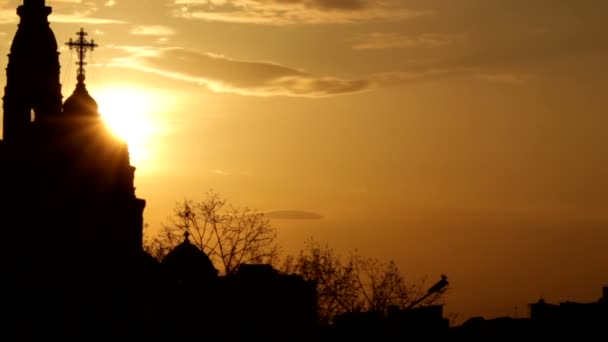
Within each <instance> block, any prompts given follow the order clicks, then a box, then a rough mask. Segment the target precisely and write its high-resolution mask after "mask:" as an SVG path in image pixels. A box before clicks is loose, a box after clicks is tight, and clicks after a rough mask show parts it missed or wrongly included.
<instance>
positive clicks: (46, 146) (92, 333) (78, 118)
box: [0, 0, 315, 340]
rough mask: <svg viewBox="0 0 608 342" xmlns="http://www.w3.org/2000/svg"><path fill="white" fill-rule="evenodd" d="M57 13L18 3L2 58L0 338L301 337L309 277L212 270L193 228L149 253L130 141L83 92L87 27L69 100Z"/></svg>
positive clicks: (33, 2) (309, 313) (310, 299)
mask: <svg viewBox="0 0 608 342" xmlns="http://www.w3.org/2000/svg"><path fill="white" fill-rule="evenodd" d="M51 11H52V9H51V7H49V6H46V3H45V1H44V0H24V1H23V4H22V5H20V6H19V7H18V8H17V14H18V16H19V17H20V22H19V26H18V29H17V32H16V34H15V37H14V40H13V43H12V46H11V49H10V54H9V56H8V66H7V69H6V87H5V93H4V98H3V109H4V115H3V139H2V140H0V229H1V234H0V239H1V241H2V246H1V248H0V273H1V276H2V280H3V289H4V291H3V292H2V293H0V313H1V314H2V317H4V318H3V319H2V320H0V338H2V339H3V340H14V337H15V336H17V337H19V339H28V338H30V337H33V338H36V337H44V338H48V337H52V336H58V337H66V336H67V337H80V338H82V337H85V338H98V337H101V336H114V337H124V336H133V337H138V338H143V337H146V336H148V337H158V336H164V337H192V336H206V337H209V336H216V337H218V339H219V340H238V337H239V336H240V337H251V336H258V337H269V338H267V339H272V338H275V339H276V340H284V338H283V337H282V335H283V334H286V333H288V331H287V330H286V329H289V332H290V333H297V334H299V336H305V335H306V331H310V329H311V327H312V325H313V324H314V315H315V306H314V303H315V290H314V285H312V284H310V283H308V282H305V281H304V280H303V279H301V278H299V277H296V276H289V275H284V274H281V273H279V272H277V271H276V270H274V269H272V268H268V267H265V266H249V267H243V270H239V272H237V274H235V275H232V276H227V277H218V276H217V271H216V270H215V268H214V267H213V265H212V264H211V262H210V261H209V258H208V257H207V255H205V253H204V252H202V251H200V250H199V249H198V248H196V247H195V246H193V245H192V244H190V243H189V240H188V237H187V236H186V239H185V240H184V242H183V243H182V244H181V245H179V246H178V247H177V248H175V250H173V251H172V252H171V253H169V254H168V255H167V257H166V258H165V259H164V260H163V262H162V263H159V262H158V261H156V260H155V259H153V258H152V257H151V256H150V255H148V254H147V253H145V252H144V251H143V247H142V245H143V241H142V235H143V234H142V233H143V210H144V208H145V205H146V202H145V200H143V199H140V198H138V197H137V196H136V194H135V187H134V175H135V168H134V167H133V166H132V165H131V163H130V160H129V150H128V146H127V145H126V143H124V142H123V141H121V140H119V139H118V138H116V137H115V136H113V135H112V134H111V133H110V132H109V130H108V129H107V127H106V126H105V125H104V124H103V122H102V120H101V117H100V114H99V113H98V107H97V103H96V102H95V100H94V98H93V97H92V96H91V95H90V94H89V93H88V91H87V88H86V82H85V81H86V74H85V68H84V65H85V64H86V63H85V62H84V60H85V56H86V53H87V51H88V50H92V49H94V48H95V47H96V44H95V43H94V42H93V41H92V40H91V41H89V40H87V38H86V33H85V32H84V30H81V31H80V32H78V33H77V34H78V38H77V39H76V40H75V41H72V40H70V41H69V43H67V44H68V45H69V46H70V48H74V49H76V51H77V53H78V55H79V62H78V65H79V68H78V74H77V84H76V87H75V89H74V90H73V92H72V94H71V95H70V96H69V97H68V98H67V99H65V101H63V96H62V91H61V84H60V82H59V74H60V65H59V53H58V44H57V40H56V38H55V36H54V33H53V31H52V30H51V27H50V24H49V21H48V16H49V14H50V13H51ZM256 307H257V309H256ZM253 328H256V329H258V330H256V331H253V330H252V329H253ZM213 331H215V332H216V333H213ZM291 340H294V339H291Z"/></svg>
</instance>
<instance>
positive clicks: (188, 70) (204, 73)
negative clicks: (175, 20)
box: [109, 46, 373, 97]
mask: <svg viewBox="0 0 608 342" xmlns="http://www.w3.org/2000/svg"><path fill="white" fill-rule="evenodd" d="M110 47H111V48H115V49H120V50H123V51H124V52H128V53H129V54H130V56H129V57H122V58H115V59H113V60H112V61H111V62H110V63H109V66H115V67H126V68H131V69H136V70H140V71H143V72H148V73H154V74H157V75H161V76H165V77H169V78H173V79H178V80H182V81H186V82H191V83H195V84H199V85H203V86H205V87H207V88H208V89H210V90H212V91H215V92H224V93H235V94H241V95H254V96H279V95H282V96H297V97H326V96H334V95H342V94H350V93H357V92H361V91H366V90H369V89H370V88H371V87H372V86H373V84H372V82H370V81H369V80H365V79H359V80H350V79H344V78H339V77H334V76H328V75H316V74H313V73H310V72H307V71H304V70H299V69H295V68H291V67H287V66H283V65H280V64H276V63H271V62H252V61H242V60H236V59H231V58H228V57H225V56H220V55H215V54H210V53H204V52H200V51H195V50H189V49H183V48H153V47H134V46H110Z"/></svg>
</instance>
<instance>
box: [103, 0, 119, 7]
mask: <svg viewBox="0 0 608 342" xmlns="http://www.w3.org/2000/svg"><path fill="white" fill-rule="evenodd" d="M115 5H116V1H114V0H108V2H106V3H105V4H104V6H106V7H112V6H115Z"/></svg>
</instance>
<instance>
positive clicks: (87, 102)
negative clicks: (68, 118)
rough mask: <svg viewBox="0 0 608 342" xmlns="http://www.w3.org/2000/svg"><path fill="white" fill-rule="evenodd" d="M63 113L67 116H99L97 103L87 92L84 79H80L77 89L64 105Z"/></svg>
mask: <svg viewBox="0 0 608 342" xmlns="http://www.w3.org/2000/svg"><path fill="white" fill-rule="evenodd" d="M81 76H82V75H81ZM63 113H64V114H67V115H86V116H89V115H99V113H98V106H97V101H95V99H94V98H93V97H92V96H91V95H90V94H89V92H88V91H87V88H86V86H85V84H84V77H80V76H79V77H78V84H77V85H76V89H74V92H73V93H72V95H70V97H68V98H67V100H65V103H64V104H63Z"/></svg>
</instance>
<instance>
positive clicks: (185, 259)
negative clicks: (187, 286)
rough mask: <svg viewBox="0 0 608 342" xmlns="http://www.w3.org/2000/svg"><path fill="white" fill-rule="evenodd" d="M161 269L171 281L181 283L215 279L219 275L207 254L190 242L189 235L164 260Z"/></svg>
mask: <svg viewBox="0 0 608 342" xmlns="http://www.w3.org/2000/svg"><path fill="white" fill-rule="evenodd" d="M161 267H162V269H163V271H164V272H165V274H166V275H167V276H169V278H170V279H171V280H175V281H178V282H179V283H184V282H199V281H204V280H209V279H213V278H216V277H217V273H218V271H217V269H215V267H213V263H211V259H209V257H208V256H207V254H205V252H203V251H201V250H200V249H199V248H198V247H196V246H195V245H193V244H192V243H191V242H190V239H189V234H186V238H185V239H184V242H182V243H181V244H179V245H177V246H176V247H175V248H174V249H173V250H172V251H171V252H169V254H167V255H166V256H165V257H164V258H163V261H162V262H161Z"/></svg>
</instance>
